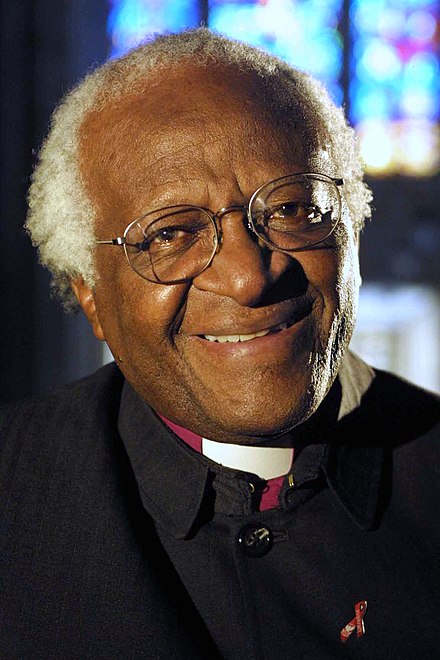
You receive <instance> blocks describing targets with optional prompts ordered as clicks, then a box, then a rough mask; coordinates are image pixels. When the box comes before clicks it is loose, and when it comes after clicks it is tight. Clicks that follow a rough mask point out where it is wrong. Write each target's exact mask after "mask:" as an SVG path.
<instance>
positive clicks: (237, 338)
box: [198, 320, 296, 344]
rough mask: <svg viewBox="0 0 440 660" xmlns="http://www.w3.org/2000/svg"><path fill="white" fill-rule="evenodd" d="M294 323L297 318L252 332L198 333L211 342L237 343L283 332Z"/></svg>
mask: <svg viewBox="0 0 440 660" xmlns="http://www.w3.org/2000/svg"><path fill="white" fill-rule="evenodd" d="M294 323H296V321H295V320H292V321H291V322H290V323H288V322H284V323H278V324H277V325H274V326H271V327H269V328H265V329H263V330H257V331H256V332H252V333H250V334H236V335H235V334H234V335H218V336H216V335H198V336H199V337H200V338H201V339H206V340H207V341H211V342H218V343H220V344H226V343H228V344H236V343H239V342H246V341H252V340H253V339H257V338H258V337H265V336H266V335H269V334H275V333H277V332H281V331H282V330H286V329H287V328H290V327H291V326H292V325H293V324H294Z"/></svg>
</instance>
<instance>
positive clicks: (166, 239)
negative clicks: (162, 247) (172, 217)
mask: <svg viewBox="0 0 440 660" xmlns="http://www.w3.org/2000/svg"><path fill="white" fill-rule="evenodd" d="M189 233H191V232H189V231H188V229H187V228H185V229H182V228H180V227H164V228H163V229H159V230H158V231H157V232H156V233H155V234H153V236H150V237H149V239H148V244H149V245H151V244H153V243H156V244H162V243H172V242H173V241H176V240H179V239H181V238H183V237H184V236H185V235H188V234H189Z"/></svg>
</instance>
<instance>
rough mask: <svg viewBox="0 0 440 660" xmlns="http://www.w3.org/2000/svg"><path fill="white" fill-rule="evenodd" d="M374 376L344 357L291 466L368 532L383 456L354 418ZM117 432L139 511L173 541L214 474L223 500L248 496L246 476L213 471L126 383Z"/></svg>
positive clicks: (301, 431)
mask: <svg viewBox="0 0 440 660" xmlns="http://www.w3.org/2000/svg"><path fill="white" fill-rule="evenodd" d="M373 379H374V372H373V371H372V369H371V368H370V367H368V366H367V365H366V364H365V363H364V362H362V361H361V360H360V359H359V358H357V357H355V356H353V355H352V354H350V353H349V354H347V356H346V358H345V359H344V362H343V365H342V367H341V369H340V372H339V376H338V379H337V381H336V383H335V385H334V387H333V388H332V390H331V397H333V403H331V405H329V406H327V407H328V411H326V412H325V413H324V419H322V415H323V413H322V411H318V413H319V414H318V413H316V414H315V415H316V418H315V415H313V416H312V417H311V418H310V420H307V422H305V423H304V424H302V425H301V426H300V427H297V429H295V437H296V438H297V440H298V443H299V445H301V444H302V449H301V452H300V456H299V459H298V461H297V462H295V469H296V470H297V471H299V474H300V480H299V484H298V485H299V486H301V485H302V484H303V483H305V482H306V481H307V480H314V479H316V478H318V476H319V475H320V474H321V475H322V474H324V475H325V478H326V480H327V483H328V486H329V488H330V490H331V492H332V493H333V494H334V495H335V496H336V498H337V500H338V501H339V502H340V504H341V505H342V506H343V507H344V509H345V510H346V512H347V513H348V514H349V515H350V516H351V517H352V518H353V519H354V520H355V521H356V523H357V524H358V525H359V526H360V527H361V528H362V529H371V528H372V527H373V526H374V523H375V518H376V511H377V504H378V497H379V491H380V482H381V474H382V465H383V453H384V452H383V449H382V448H381V447H374V446H369V445H365V443H364V445H363V446H362V443H361V442H360V438H359V435H360V433H361V431H362V430H363V427H362V424H359V420H361V421H362V417H363V415H364V413H363V408H362V406H361V402H362V398H363V397H364V396H365V394H366V393H367V392H368V390H369V388H370V387H371V384H372V382H373ZM335 393H336V394H335ZM335 405H336V409H335ZM322 406H323V409H325V408H326V405H324V404H322ZM320 408H321V407H320ZM314 418H315V419H314ZM316 420H319V424H318V423H317V421H316ZM118 428H119V432H120V435H121V437H122V440H123V442H124V444H125V448H126V451H127V453H128V455H129V458H130V461H131V465H132V468H133V471H134V475H135V478H136V481H137V484H138V488H139V493H140V497H141V500H142V503H143V505H144V507H145V509H146V510H147V511H148V512H149V513H150V514H151V515H152V517H153V518H154V520H155V521H156V522H158V523H159V524H160V525H162V526H164V527H165V528H166V529H167V530H168V531H169V532H170V533H171V534H172V535H173V536H174V537H176V538H185V537H187V536H188V535H189V534H190V532H191V529H192V528H193V527H194V525H195V523H196V520H197V518H198V516H199V514H200V512H201V510H202V505H203V502H204V497H205V495H207V492H208V490H209V486H210V483H212V481H213V479H214V478H215V476H216V474H217V475H218V474H220V481H221V482H222V487H221V491H222V492H223V491H224V490H225V489H226V490H227V491H228V496H229V497H231V496H232V497H235V498H236V500H237V501H238V499H239V498H241V499H242V500H243V501H244V498H246V497H249V494H248V493H247V478H246V477H247V476H248V475H246V474H244V473H239V472H236V471H234V470H229V469H228V468H222V467H219V466H216V465H215V464H213V463H212V462H211V461H209V459H206V458H205V457H204V456H201V455H199V454H197V453H196V452H194V451H193V450H192V449H190V448H189V447H188V446H187V445H186V444H185V443H184V442H183V441H182V440H180V438H178V437H177V436H176V435H174V433H172V432H171V431H170V430H169V429H168V428H167V427H166V426H165V425H164V424H163V423H162V421H161V420H160V419H159V417H158V416H157V415H156V414H155V413H154V411H153V410H152V409H151V408H150V407H149V406H148V405H147V404H146V403H145V402H144V401H142V399H141V398H140V397H139V395H138V394H137V393H136V392H135V391H134V389H133V388H132V387H131V385H130V384H129V383H128V382H125V384H124V386H123V390H122V398H121V405H120V411H119V420H118ZM296 463H297V464H296ZM287 488H288V485H287V483H286V484H285V489H286V491H287ZM219 492H220V489H219ZM219 500H220V498H219ZM239 511H246V512H248V513H250V512H251V509H250V503H249V504H248V505H247V506H246V505H244V508H243V507H242V509H240V508H239V507H238V506H237V509H236V511H235V513H236V514H238V512H239Z"/></svg>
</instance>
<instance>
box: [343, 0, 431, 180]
mask: <svg viewBox="0 0 440 660" xmlns="http://www.w3.org/2000/svg"><path fill="white" fill-rule="evenodd" d="M350 18H351V21H352V26H353V33H352V40H353V43H354V47H353V52H352V54H353V58H352V63H351V73H352V75H351V84H350V93H349V97H350V115H351V120H352V122H353V123H354V125H355V126H356V127H357V129H358V130H359V132H360V134H361V143H362V139H364V140H365V144H364V147H365V149H364V152H365V154H366V156H367V158H366V164H367V166H368V165H369V162H368V158H371V159H372V160H371V164H372V167H373V169H375V170H376V171H382V172H385V171H393V170H394V171H399V172H402V171H410V172H411V173H417V172H419V173H425V174H426V173H429V172H432V171H434V169H433V168H435V167H438V154H435V153H434V149H435V135H436V134H437V133H436V132H437V122H438V119H439V113H440V108H439V105H440V103H439V97H440V76H439V61H438V53H437V50H436V49H437V44H436V34H437V33H438V31H440V6H439V3H438V2H433V1H432V0H431V1H429V0H354V1H353V3H352V6H351V12H350ZM375 120H377V121H380V122H381V124H380V126H381V130H383V131H384V132H387V135H388V138H387V142H386V144H385V142H383V147H382V148H383V150H384V151H383V155H382V156H381V154H380V153H378V152H377V149H379V150H380V149H381V144H382V143H381V142H380V141H379V142H378V141H375V133H374V131H375V130H377V125H375V124H374V122H375ZM362 136H363V137H362ZM422 138H423V139H422ZM418 140H419V142H418ZM373 145H374V148H373ZM408 145H409V146H408ZM361 147H362V144H361ZM411 159H412V162H411ZM436 163H437V164H436Z"/></svg>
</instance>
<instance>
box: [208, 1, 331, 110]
mask: <svg viewBox="0 0 440 660" xmlns="http://www.w3.org/2000/svg"><path fill="white" fill-rule="evenodd" d="M342 4H343V3H342V0H265V2H262V1H261V0H247V1H241V2H240V0H235V1H234V0H230V1H228V2H225V1H224V0H209V3H208V7H209V13H208V17H209V19H208V20H209V26H210V27H212V28H214V29H215V30H218V31H219V32H222V33H223V34H226V35H228V36H229V37H232V38H234V39H239V40H241V41H246V42H248V43H251V44H252V45H254V46H258V47H260V48H263V49H264V50H267V51H270V52H271V53H273V54H274V55H277V56H278V57H280V58H281V59H283V60H285V61H286V62H288V63H289V64H293V65H294V66H296V67H299V68H300V69H303V70H304V71H308V72H309V73H312V74H313V75H315V76H316V77H318V78H319V79H320V80H322V82H324V84H325V85H326V86H327V88H328V89H329V90H330V92H331V94H332V96H333V98H334V100H335V101H336V102H337V103H338V104H340V103H342V97H343V94H342V89H341V85H340V77H341V70H342V57H343V39H342V35H341V33H340V32H339V29H338V28H339V23H340V19H341V14H342Z"/></svg>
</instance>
